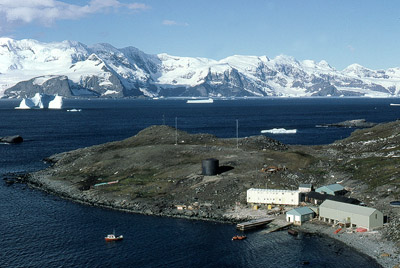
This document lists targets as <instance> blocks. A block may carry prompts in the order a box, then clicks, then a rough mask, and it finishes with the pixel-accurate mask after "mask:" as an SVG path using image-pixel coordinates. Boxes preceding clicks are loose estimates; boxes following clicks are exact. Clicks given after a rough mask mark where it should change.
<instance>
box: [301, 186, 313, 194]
mask: <svg viewBox="0 0 400 268" xmlns="http://www.w3.org/2000/svg"><path fill="white" fill-rule="evenodd" d="M299 191H300V192H301V193H308V192H311V191H313V185H312V184H300V185H299Z"/></svg>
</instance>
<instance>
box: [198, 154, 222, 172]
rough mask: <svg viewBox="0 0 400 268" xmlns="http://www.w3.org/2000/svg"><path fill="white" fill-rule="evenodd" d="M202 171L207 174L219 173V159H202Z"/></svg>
mask: <svg viewBox="0 0 400 268" xmlns="http://www.w3.org/2000/svg"><path fill="white" fill-rule="evenodd" d="M201 164H202V173H201V174H203V175H205V176H213V175H217V174H218V168H219V160H218V159H215V158H209V159H204V160H203V161H202V163H201Z"/></svg>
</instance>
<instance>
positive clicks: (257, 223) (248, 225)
mask: <svg viewBox="0 0 400 268" xmlns="http://www.w3.org/2000/svg"><path fill="white" fill-rule="evenodd" d="M274 219H275V218H272V217H270V218H261V219H256V220H251V221H246V222H243V223H238V224H237V225H236V228H237V229H239V230H241V231H246V230H249V229H253V228H258V227H261V226H264V225H266V224H268V223H270V222H272V221H273V220H274Z"/></svg>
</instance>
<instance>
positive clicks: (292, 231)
mask: <svg viewBox="0 0 400 268" xmlns="http://www.w3.org/2000/svg"><path fill="white" fill-rule="evenodd" d="M287 232H288V234H290V235H293V236H297V235H298V234H299V233H298V232H297V231H296V230H294V229H289V230H288V231H287Z"/></svg>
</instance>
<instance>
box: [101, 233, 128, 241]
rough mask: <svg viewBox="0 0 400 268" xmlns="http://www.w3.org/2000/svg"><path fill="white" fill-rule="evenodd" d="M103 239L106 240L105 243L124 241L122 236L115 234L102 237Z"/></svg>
mask: <svg viewBox="0 0 400 268" xmlns="http://www.w3.org/2000/svg"><path fill="white" fill-rule="evenodd" d="M104 239H105V240H106V242H112V241H119V240H122V239H124V237H123V236H122V235H120V236H115V234H109V235H107V236H106V237H104Z"/></svg>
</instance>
